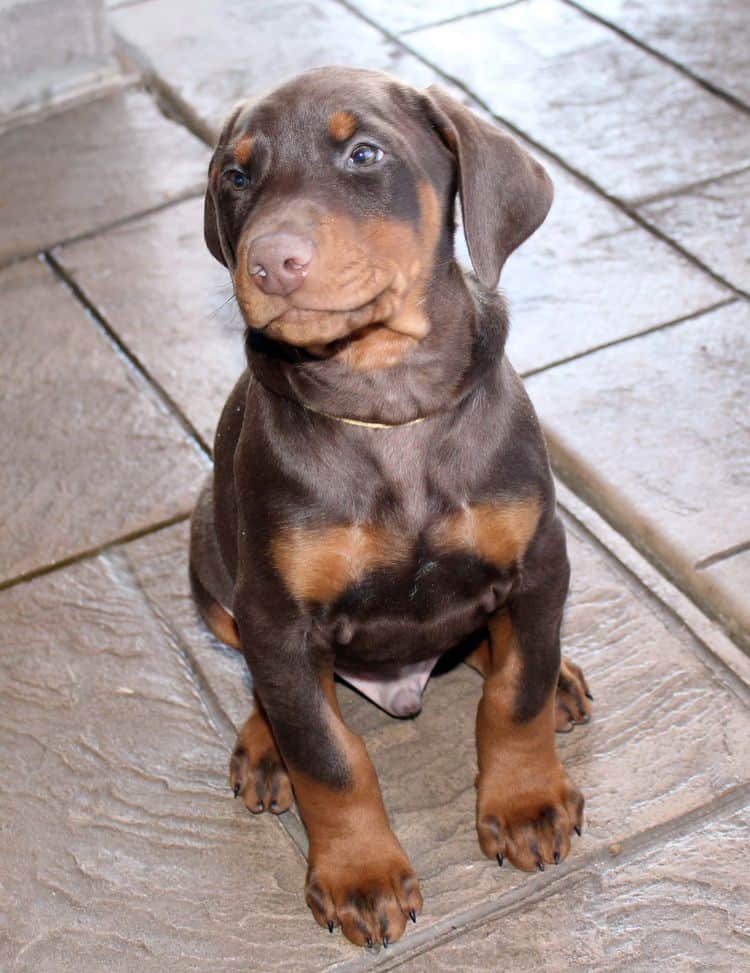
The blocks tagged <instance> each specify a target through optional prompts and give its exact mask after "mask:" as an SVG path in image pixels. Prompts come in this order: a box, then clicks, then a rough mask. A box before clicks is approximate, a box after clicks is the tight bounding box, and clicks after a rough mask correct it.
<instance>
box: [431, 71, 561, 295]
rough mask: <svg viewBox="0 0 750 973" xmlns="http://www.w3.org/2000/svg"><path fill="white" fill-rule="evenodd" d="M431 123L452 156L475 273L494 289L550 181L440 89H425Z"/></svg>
mask: <svg viewBox="0 0 750 973" xmlns="http://www.w3.org/2000/svg"><path fill="white" fill-rule="evenodd" d="M427 92H428V95H429V97H430V101H431V103H432V105H433V106H434V109H435V111H434V114H433V117H432V119H431V120H432V122H433V124H434V125H435V127H436V128H437V130H438V132H439V134H440V137H441V138H442V139H443V141H444V142H445V144H446V145H447V146H448V148H449V149H450V151H451V152H452V153H453V155H454V156H455V157H456V165H457V168H458V190H459V194H460V196H461V212H462V214H463V223H464V233H465V235H466V243H467V245H468V248H469V256H470V257H471V262H472V264H473V266H474V271H475V273H476V275H477V277H478V278H479V280H480V281H481V283H482V284H483V285H484V286H485V287H486V288H487V289H488V290H494V289H495V288H496V287H497V282H498V280H499V279H500V271H501V270H502V267H503V264H504V263H505V261H506V260H507V259H508V257H509V256H510V254H511V253H513V251H514V250H515V249H516V247H519V246H520V245H521V244H522V243H523V241H524V240H525V239H526V238H527V237H529V236H531V234H532V233H533V232H534V230H536V229H537V227H539V226H540V225H541V224H542V222H543V221H544V218H545V216H546V215H547V213H548V212H549V208H550V206H551V205H552V197H553V195H554V190H553V188H552V180H551V179H550V178H549V176H548V175H547V173H546V172H545V170H544V169H543V167H542V166H541V165H540V164H539V163H538V162H537V161H536V159H532V157H531V156H530V155H529V153H528V152H526V151H525V150H524V149H522V148H521V146H520V145H519V144H518V142H516V140H515V139H513V138H511V137H510V135H507V134H506V133H505V132H503V131H502V130H501V129H499V128H496V127H495V126H494V125H491V124H490V123H489V122H485V121H484V120H483V119H481V118H479V117H478V116H477V115H475V114H474V113H473V112H471V111H469V109H468V108H466V107H464V105H462V104H461V103H460V102H458V101H456V100H455V99H454V98H451V97H450V95H448V94H446V92H445V91H443V90H442V89H440V88H436V87H434V86H433V87H430V88H428V89H427Z"/></svg>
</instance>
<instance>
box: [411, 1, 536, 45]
mask: <svg viewBox="0 0 750 973" xmlns="http://www.w3.org/2000/svg"><path fill="white" fill-rule="evenodd" d="M519 3H526V0H505V3H494V4H492V5H491V6H489V7H480V8H479V9H478V10H467V11H466V13H462V14H456V15H455V16H453V17H446V18H445V19H444V20H431V21H428V22H427V23H426V24H416V25H415V26H414V27H407V28H406V30H402V31H400V32H399V35H398V36H399V37H403V36H404V35H405V34H415V33H416V32H417V31H418V30H429V29H431V28H432V27H444V26H445V25H446V24H455V23H457V22H458V21H459V20H470V19H471V18H472V17H481V15H482V14H491V13H494V11H495V10H506V9H507V8H508V7H515V6H517V5H518V4H519Z"/></svg>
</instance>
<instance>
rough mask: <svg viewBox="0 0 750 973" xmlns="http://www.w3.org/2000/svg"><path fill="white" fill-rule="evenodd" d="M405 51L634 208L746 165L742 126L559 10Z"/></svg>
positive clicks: (547, 5) (499, 14) (545, 3)
mask: <svg viewBox="0 0 750 973" xmlns="http://www.w3.org/2000/svg"><path fill="white" fill-rule="evenodd" d="M409 43H410V45H411V46H413V47H414V48H415V49H416V50H417V51H418V52H419V53H421V54H423V55H424V56H426V57H427V58H428V59H429V60H430V61H431V62H432V63H434V64H439V65H440V66H441V68H442V69H443V70H445V71H446V72H447V73H448V74H450V75H451V76H453V77H460V78H461V79H462V81H463V82H464V83H465V84H466V85H467V86H468V87H469V88H470V89H471V90H472V91H473V92H474V93H475V94H476V95H478V96H479V97H480V98H482V99H483V100H484V102H485V103H486V104H488V105H489V107H490V108H491V109H492V110H493V111H494V112H495V113H496V114H497V115H498V116H499V117H503V118H506V119H508V120H509V121H511V122H512V123H513V124H515V125H516V126H518V128H519V129H520V130H521V131H523V132H525V133H526V134H528V135H529V136H530V137H532V138H533V139H534V140H536V141H538V142H539V143H541V144H543V145H545V146H548V147H550V148H551V149H552V150H553V151H554V152H555V153H556V154H557V155H559V156H561V157H562V158H564V159H565V160H566V161H567V162H569V163H570V164H571V165H573V166H575V167H576V168H577V169H578V170H579V171H581V172H583V173H585V175H586V176H588V177H589V178H591V179H592V180H594V181H595V182H596V183H597V184H598V185H600V186H602V187H603V188H604V189H605V190H606V191H607V192H609V193H611V194H612V195H614V196H619V197H620V198H622V199H625V200H630V201H633V200H637V199H640V198H642V197H646V196H650V195H654V194H656V193H663V192H668V191H670V190H674V189H675V188H677V187H679V186H681V185H685V184H687V183H693V182H695V181H697V180H699V179H707V178H713V177H716V176H719V175H721V174H723V173H726V172H729V171H734V170H737V169H739V168H741V167H742V166H746V165H747V164H748V163H749V162H750V119H748V117H747V115H746V114H744V113H743V112H741V111H739V110H737V109H734V108H732V107H731V106H729V105H727V104H726V103H725V102H723V101H721V100H720V99H718V98H716V97H715V96H713V95H711V94H709V93H708V92H707V91H705V90H704V89H702V88H701V87H699V86H698V85H696V84H695V83H693V82H692V81H690V80H689V79H688V78H685V77H684V76H683V75H681V74H680V73H679V72H678V71H675V70H674V69H673V68H671V67H670V66H668V65H666V64H663V63H662V62H660V61H658V60H657V59H656V58H654V57H652V56H650V55H649V54H647V53H645V52H644V51H642V50H640V49H639V48H637V47H636V46H634V45H632V44H629V43H627V42H626V41H624V40H623V39H622V38H620V37H618V35H617V34H615V33H613V32H612V31H610V30H608V29H607V28H606V27H604V26H603V25H601V24H599V23H597V22H595V21H593V20H591V19H590V18H589V17H587V16H585V15H584V14H582V13H580V12H579V11H577V10H575V9H574V8H572V7H569V6H567V5H565V4H562V3H559V2H557V0H528V2H524V3H519V4H516V5H514V6H512V7H508V8H506V9H503V10H498V11H496V12H493V13H488V14H485V15H483V16H480V17H468V18H466V19H465V20H460V21H457V22H456V23H453V24H449V25H446V26H444V27H435V28H431V29H427V30H424V31H419V32H417V33H415V34H412V35H409Z"/></svg>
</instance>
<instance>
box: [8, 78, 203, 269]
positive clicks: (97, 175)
mask: <svg viewBox="0 0 750 973" xmlns="http://www.w3.org/2000/svg"><path fill="white" fill-rule="evenodd" d="M207 165H208V150H207V149H206V148H205V146H204V145H202V144H201V143H200V142H199V141H198V140H197V139H196V138H194V137H193V136H192V135H191V134H190V133H189V132H187V131H186V130H185V129H184V128H181V127H179V126H177V125H176V124H174V123H173V122H170V121H168V120H167V119H166V118H165V117H164V116H163V115H161V114H160V113H159V111H158V110H157V108H156V107H155V105H154V102H153V101H152V99H151V98H149V96H148V95H146V94H144V93H142V92H133V91H131V92H128V93H120V94H117V95H112V96H110V97H107V98H101V99H99V100H98V101H94V102H91V103H89V104H86V105H80V106H78V107H76V108H71V109H69V110H68V111H65V112H62V113H61V114H59V115H54V116H51V117H50V118H48V119H46V120H45V121H43V122H40V123H38V124H36V125H27V126H23V127H21V128H17V129H14V130H13V131H11V132H7V133H6V134H4V135H3V136H2V138H0V171H2V173H3V189H2V194H1V196H0V203H1V204H2V210H1V211H0V212H2V218H1V219H0V263H3V262H4V261H7V260H8V259H10V258H11V257H15V256H19V255H23V254H29V253H32V252H34V251H35V250H42V249H45V248H47V247H49V246H51V245H52V244H54V243H58V242H60V241H61V240H65V239H68V238H70V237H73V236H77V235H79V234H81V233H87V232H89V231H91V230H96V229H98V228H99V227H102V226H105V225H107V224H109V223H113V222H115V221H116V220H121V219H123V218H124V217H127V216H131V215H133V214H134V213H142V212H144V210H147V209H150V208H153V207H154V206H160V205H162V204H163V203H165V202H168V201H169V200H170V199H175V198H179V197H180V196H184V195H185V194H186V193H188V192H197V191H199V190H200V188H201V187H202V186H203V185H204V184H205V173H206V166H207Z"/></svg>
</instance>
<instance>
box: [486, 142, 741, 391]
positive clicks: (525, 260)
mask: <svg viewBox="0 0 750 973" xmlns="http://www.w3.org/2000/svg"><path fill="white" fill-rule="evenodd" d="M532 152H533V149H532ZM545 165H546V166H547V168H548V170H549V172H550V175H551V176H552V179H553V181H554V183H555V201H554V203H553V205H552V209H551V211H550V214H549V216H548V217H547V219H546V220H545V222H544V224H543V225H542V227H541V228H540V229H539V230H538V231H537V232H536V233H535V234H534V235H533V236H532V237H531V238H530V239H529V240H527V242H526V243H525V244H524V245H523V246H522V247H521V248H520V249H519V250H518V251H516V253H515V254H513V256H512V257H511V258H510V260H509V261H508V263H507V265H506V267H505V268H504V269H503V275H502V279H501V282H500V286H501V288H502V290H503V292H504V293H505V294H506V296H507V297H508V299H509V302H510V308H511V330H510V338H509V341H508V354H509V356H510V359H511V361H512V362H513V365H514V366H515V367H516V369H518V370H519V371H521V372H525V371H529V370H530V369H536V368H541V367H544V366H545V365H550V364H551V363H552V362H556V361H560V360H562V359H564V358H567V357H570V356H572V355H578V354H581V353H582V352H585V351H589V350H590V349H592V348H595V347H597V346H600V345H603V344H606V343H607V342H610V341H615V340H618V339H621V338H624V337H628V336H629V335H634V334H637V333H638V332H640V331H645V330H647V329H649V328H652V327H655V326H656V325H658V324H660V323H664V322H666V321H672V320H675V319H677V318H680V317H682V316H685V315H688V314H691V313H693V312H694V311H697V310H699V309H701V308H705V307H708V306H710V305H712V304H715V303H716V302H718V301H720V300H724V299H726V298H727V297H728V296H729V295H730V292H729V291H727V290H724V289H723V288H721V287H720V286H719V285H717V284H715V283H714V282H713V281H712V280H711V279H710V278H709V277H708V276H707V275H706V274H704V273H702V272H701V271H699V270H696V268H695V267H693V266H692V264H691V263H690V262H689V261H688V260H686V259H684V258H682V257H679V256H678V255H676V254H675V253H674V251H673V250H672V249H671V248H670V247H668V246H667V245H666V244H664V243H662V242H661V241H660V240H658V239H657V238H656V237H654V236H652V235H651V234H650V233H648V232H647V231H646V230H643V229H641V227H639V226H638V225H637V224H636V223H634V222H633V221H632V220H631V219H630V218H629V217H627V216H626V215H625V214H623V213H622V212H621V211H620V210H618V209H616V208H615V207H614V206H613V205H611V204H610V203H608V202H606V201H605V200H603V199H601V198H600V197H599V196H596V195H594V193H592V192H590V191H589V190H587V189H585V188H583V187H582V186H581V185H580V184H579V183H578V182H577V181H576V180H575V179H573V178H572V177H571V176H570V175H568V173H566V172H565V171H564V170H562V169H560V168H559V167H558V166H556V165H554V164H552V165H550V164H549V163H548V162H546V160H545Z"/></svg>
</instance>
